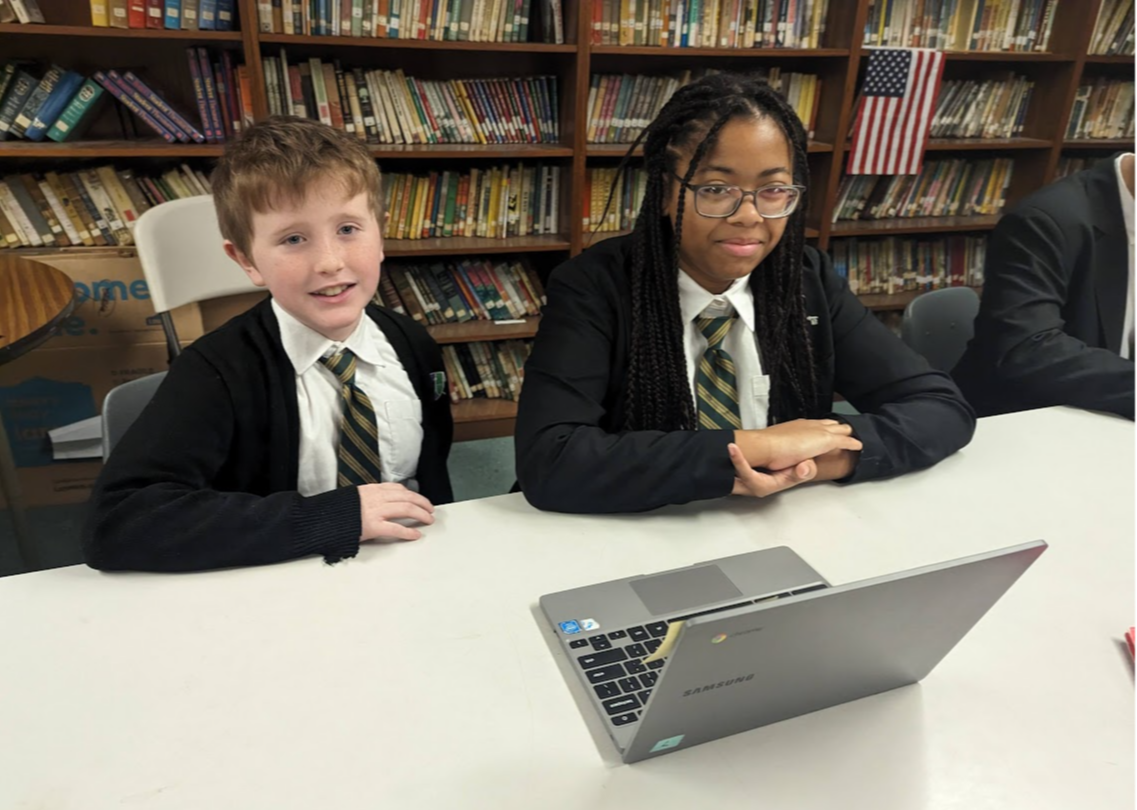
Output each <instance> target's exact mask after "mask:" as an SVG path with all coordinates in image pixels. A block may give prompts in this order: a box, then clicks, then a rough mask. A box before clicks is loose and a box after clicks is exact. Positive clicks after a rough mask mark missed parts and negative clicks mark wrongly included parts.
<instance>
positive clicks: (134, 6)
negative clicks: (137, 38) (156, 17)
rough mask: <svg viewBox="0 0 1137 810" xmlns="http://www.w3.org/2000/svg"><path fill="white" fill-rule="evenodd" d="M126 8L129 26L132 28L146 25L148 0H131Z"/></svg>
mask: <svg viewBox="0 0 1137 810" xmlns="http://www.w3.org/2000/svg"><path fill="white" fill-rule="evenodd" d="M126 10H127V23H126V24H127V26H129V27H130V28H145V27H146V0H130V2H129V3H128V4H127V7H126Z"/></svg>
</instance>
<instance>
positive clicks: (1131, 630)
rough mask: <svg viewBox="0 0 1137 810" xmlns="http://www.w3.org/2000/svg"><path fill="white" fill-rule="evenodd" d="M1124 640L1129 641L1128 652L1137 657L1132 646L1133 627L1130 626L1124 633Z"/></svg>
mask: <svg viewBox="0 0 1137 810" xmlns="http://www.w3.org/2000/svg"><path fill="white" fill-rule="evenodd" d="M1125 640H1126V641H1128V642H1129V654H1130V655H1132V656H1134V657H1137V652H1135V651H1134V646H1133V645H1134V642H1133V628H1132V627H1130V628H1129V632H1128V633H1126V634H1125Z"/></svg>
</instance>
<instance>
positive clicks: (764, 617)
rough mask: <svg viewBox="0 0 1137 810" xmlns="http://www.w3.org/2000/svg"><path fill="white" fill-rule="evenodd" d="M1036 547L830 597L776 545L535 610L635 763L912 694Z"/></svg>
mask: <svg viewBox="0 0 1137 810" xmlns="http://www.w3.org/2000/svg"><path fill="white" fill-rule="evenodd" d="M1046 547H1047V546H1046V543H1045V542H1043V541H1041V540H1039V541H1035V542H1031V543H1025V544H1022V545H1017V546H1011V547H1009V548H1004V549H1000V550H997V551H991V552H988V553H985V554H978V555H975V556H971V557H964V558H961V559H957V560H952V561H950V562H944V563H939V564H936V565H931V566H927V567H924V568H916V569H913V570H910V571H904V572H901V573H898V574H890V575H888V576H882V577H876V578H873V579H867V580H863V581H861V582H853V583H850V584H847V585H833V584H831V583H830V582H828V581H827V580H826V579H825V578H824V577H822V576H821V574H819V573H818V572H817V571H816V570H814V569H813V568H812V567H811V566H810V565H809V564H808V563H806V562H805V560H803V559H802V558H801V557H799V556H798V555H797V554H795V553H794V552H793V551H792V550H791V549H789V548H787V547H785V546H780V547H777V548H770V549H764V550H762V551H754V552H750V553H747V554H740V555H737V556H733V557H723V558H721V559H717V560H709V561H707V562H702V563H696V564H695V565H691V566H688V567H686V568H677V569H674V570H670V571H662V572H660V573H657V574H651V575H643V576H635V577H628V578H625V579H617V580H612V581H611V582H603V583H600V584H598V585H589V586H587V587H582V588H574V589H572V590H567V591H561V592H559V593H551V594H547V595H545V596H542V597H541V599H540V605H541V610H542V612H543V613H544V616H545V618H546V619H547V620H548V623H549V629H550V630H551V631H552V632H553V634H554V635H555V636H556V638H557V640H558V644H559V646H560V647H561V648H562V649H563V651H564V653H565V654H566V655H567V657H568V659H569V666H570V667H571V669H572V670H573V672H574V673H575V676H576V677H577V678H579V679H580V682H581V684H582V686H583V688H584V690H585V691H586V692H587V694H588V696H589V699H590V701H591V705H592V707H593V709H594V710H595V711H596V712H597V714H598V715H599V716H600V718H601V722H602V723H603V725H604V726H605V728H606V729H607V731H608V734H609V736H610V737H611V738H612V741H613V742H614V743H615V745H616V748H617V749H618V750H619V752H620V756H621V758H622V759H623V761H624V762H638V761H640V760H643V759H647V758H650V757H656V756H661V755H663V754H667V753H670V752H673V751H677V750H679V749H681V748H689V747H691V746H693V745H698V744H699V743H704V742H708V741H710V740H716V739H718V738H720V737H726V736H729V735H731V734H737V733H739V732H742V731H748V730H749V729H752V728H757V727H759V726H764V725H767V724H769V723H776V722H778V721H780V720H786V719H788V718H791V717H797V716H799V715H802V714H808V713H809V712H814V711H817V710H818V709H824V708H826V707H829V706H835V705H837V704H840V703H846V702H848V701H851V700H856V699H858V698H862V697H867V696H869V695H875V694H877V693H879V692H885V691H887V690H890V689H896V688H897V687H900V686H906V685H908V684H913V683H916V682H917V681H919V680H921V679H922V678H923V677H924V676H925V675H927V674H928V673H929V672H930V671H931V670H932V668H933V667H935V666H936V664H938V663H939V662H940V660H941V659H942V658H943V657H944V656H945V655H947V653H948V652H949V651H950V650H951V649H952V648H953V647H954V646H955V645H956V644H957V643H958V642H959V641H960V639H962V638H963V637H964V635H966V634H967V632H968V631H969V630H970V629H971V628H972V627H973V626H974V625H975V623H976V622H978V621H979V619H981V618H982V617H983V615H984V614H985V613H986V612H987V611H988V610H989V609H990V608H991V606H992V605H994V604H995V602H996V601H998V599H999V597H1001V596H1002V595H1003V594H1004V593H1005V592H1006V590H1007V589H1008V588H1010V586H1011V585H1012V584H1013V583H1014V582H1015V580H1017V579H1018V578H1019V577H1020V576H1021V575H1022V573H1023V572H1024V571H1026V569H1027V568H1029V567H1030V565H1031V563H1033V562H1034V561H1035V559H1037V558H1038V557H1039V555H1041V554H1042V552H1043V551H1045V549H1046ZM680 623H681V624H680ZM673 624H674V625H677V626H676V627H675V628H674V629H673V628H672V627H671V625H673ZM669 631H670V634H669ZM665 642H666V643H667V648H666V649H665V652H666V654H665V655H664V656H663V657H662V658H659V659H658V660H649V661H646V662H645V660H644V659H645V658H650V657H652V654H653V653H655V652H656V651H657V650H659V649H660V647H661V645H664V643H665Z"/></svg>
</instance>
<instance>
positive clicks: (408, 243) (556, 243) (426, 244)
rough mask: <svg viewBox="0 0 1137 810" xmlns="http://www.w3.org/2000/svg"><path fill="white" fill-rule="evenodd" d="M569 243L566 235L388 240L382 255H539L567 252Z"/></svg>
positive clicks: (391, 256) (390, 256) (392, 256)
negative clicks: (549, 252)
mask: <svg viewBox="0 0 1137 810" xmlns="http://www.w3.org/2000/svg"><path fill="white" fill-rule="evenodd" d="M568 249H569V242H568V240H567V239H565V238H564V237H563V236H513V237H510V238H508V239H483V238H479V237H471V236H464V237H453V238H450V239H445V238H434V239H388V240H386V241H385V242H384V243H383V252H384V253H385V254H386V255H387V256H388V257H389V258H394V257H397V256H485V255H489V254H498V253H540V252H545V251H561V250H564V251H567V250H568Z"/></svg>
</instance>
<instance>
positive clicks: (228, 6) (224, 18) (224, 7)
mask: <svg viewBox="0 0 1137 810" xmlns="http://www.w3.org/2000/svg"><path fill="white" fill-rule="evenodd" d="M217 30H218V31H232V30H233V0H217Z"/></svg>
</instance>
